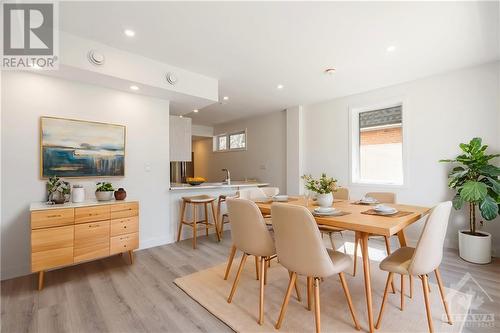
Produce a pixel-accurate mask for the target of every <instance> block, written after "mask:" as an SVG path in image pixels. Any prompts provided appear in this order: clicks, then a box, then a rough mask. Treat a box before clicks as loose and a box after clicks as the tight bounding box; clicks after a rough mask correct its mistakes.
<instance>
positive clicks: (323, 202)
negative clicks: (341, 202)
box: [316, 192, 333, 208]
mask: <svg viewBox="0 0 500 333" xmlns="http://www.w3.org/2000/svg"><path fill="white" fill-rule="evenodd" d="M316 198H317V200H318V205H319V206H320V207H324V208H327V207H331V206H332V204H333V194H332V193H331V192H330V193H326V194H317V196H316Z"/></svg>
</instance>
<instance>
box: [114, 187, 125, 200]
mask: <svg viewBox="0 0 500 333" xmlns="http://www.w3.org/2000/svg"><path fill="white" fill-rule="evenodd" d="M126 197H127V191H125V189H124V188H123V187H120V188H119V189H118V190H117V191H115V199H116V200H125V198H126Z"/></svg>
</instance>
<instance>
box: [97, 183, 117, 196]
mask: <svg viewBox="0 0 500 333" xmlns="http://www.w3.org/2000/svg"><path fill="white" fill-rule="evenodd" d="M114 192H115V189H114V188H113V185H112V184H111V183H108V182H100V183H97V188H96V190H95V197H96V199H97V201H109V200H111V199H113V193H114Z"/></svg>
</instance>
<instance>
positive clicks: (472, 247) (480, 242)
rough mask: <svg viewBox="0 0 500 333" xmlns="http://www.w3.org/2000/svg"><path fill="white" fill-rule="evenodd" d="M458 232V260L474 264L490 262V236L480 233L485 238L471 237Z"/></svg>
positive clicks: (461, 231) (460, 231)
mask: <svg viewBox="0 0 500 333" xmlns="http://www.w3.org/2000/svg"><path fill="white" fill-rule="evenodd" d="M463 231H468V230H459V231H458V248H459V254H460V258H462V259H464V260H467V261H470V262H472V263H475V264H488V263H490V262H491V234H489V233H487V232H484V231H480V233H482V234H484V235H485V236H472V235H468V234H464V233H463Z"/></svg>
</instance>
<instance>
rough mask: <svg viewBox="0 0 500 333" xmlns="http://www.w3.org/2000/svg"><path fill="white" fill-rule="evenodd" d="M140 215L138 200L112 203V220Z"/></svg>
mask: <svg viewBox="0 0 500 333" xmlns="http://www.w3.org/2000/svg"><path fill="white" fill-rule="evenodd" d="M138 215H139V203H138V202H126V203H121V204H114V205H111V219H112V220H114V219H121V218H124V217H130V216H138Z"/></svg>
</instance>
